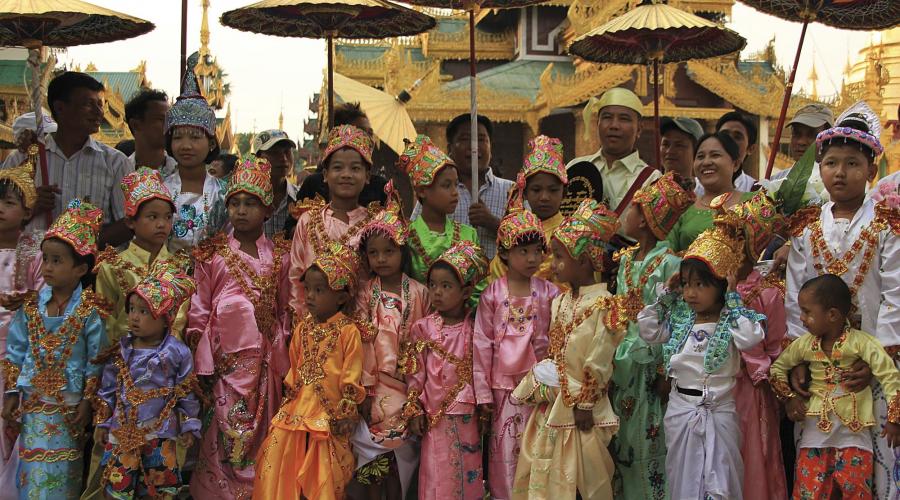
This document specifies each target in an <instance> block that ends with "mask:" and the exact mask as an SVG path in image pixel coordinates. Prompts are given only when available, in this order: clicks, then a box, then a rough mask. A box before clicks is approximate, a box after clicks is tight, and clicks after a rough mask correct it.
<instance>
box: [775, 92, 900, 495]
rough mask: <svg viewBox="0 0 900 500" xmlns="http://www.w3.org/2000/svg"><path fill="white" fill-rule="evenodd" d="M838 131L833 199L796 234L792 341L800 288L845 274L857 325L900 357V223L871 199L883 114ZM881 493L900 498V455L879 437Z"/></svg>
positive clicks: (823, 144)
mask: <svg viewBox="0 0 900 500" xmlns="http://www.w3.org/2000/svg"><path fill="white" fill-rule="evenodd" d="M837 123H838V124H839V125H838V126H837V127H834V128H830V129H828V130H826V131H824V132H821V133H819V135H818V137H817V138H816V145H817V147H818V149H819V158H820V161H819V170H820V172H821V174H822V182H823V183H824V184H825V188H826V190H827V191H828V194H829V196H830V198H831V201H830V202H828V203H825V204H824V205H822V207H821V209H818V208H812V209H809V210H804V211H800V212H798V213H797V214H795V215H794V217H793V218H792V221H791V228H792V231H793V234H792V238H791V240H790V244H791V250H790V254H789V255H788V264H787V292H786V297H785V309H786V310H787V315H788V316H787V323H788V337H789V338H791V339H796V338H798V337H800V336H801V335H802V333H803V331H804V330H803V327H802V324H801V320H800V309H799V307H798V295H799V290H800V287H801V286H802V284H803V283H806V282H807V281H809V280H810V279H812V278H814V277H816V276H819V275H821V274H825V273H829V274H834V275H837V276H840V277H841V278H842V279H843V280H844V282H845V283H847V286H849V287H850V293H851V295H852V297H853V308H852V310H851V312H850V323H851V325H853V327H854V328H858V329H860V330H863V331H865V332H871V334H872V335H874V336H875V338H877V339H878V340H879V342H880V343H881V345H882V346H883V347H884V348H885V349H886V350H887V351H888V353H889V354H891V355H892V356H896V355H897V353H898V352H900V238H898V235H900V218H898V215H897V209H896V208H892V207H890V206H888V204H887V203H886V202H885V201H881V202H877V203H876V202H875V201H874V200H873V199H871V198H870V197H867V196H866V184H867V182H869V181H871V180H872V179H874V178H875V175H876V173H877V161H876V160H877V159H878V156H879V155H880V154H881V153H882V152H883V150H884V148H883V147H882V146H881V143H880V142H879V140H878V137H877V136H878V133H879V131H880V129H881V124H880V122H879V120H878V117H877V115H875V113H874V112H872V111H871V109H869V108H868V107H867V106H865V104H863V103H859V104H857V105H854V106H852V107H851V108H850V110H848V111H846V112H844V114H842V115H841V116H840V117H839V118H838V120H837ZM873 394H874V398H875V418H876V419H879V421H882V420H883V419H884V418H886V415H887V400H888V397H889V395H886V394H884V392H883V391H882V390H881V388H880V387H879V386H878V385H877V384H876V385H875V386H874V387H873ZM873 440H874V443H873V445H874V447H875V448H874V449H873V450H872V451H873V452H874V454H875V496H876V497H878V498H889V497H890V498H893V497H895V496H896V495H897V494H898V488H897V485H896V483H895V482H894V480H893V478H892V477H891V475H892V470H893V468H894V464H895V462H896V460H895V458H894V452H893V450H891V449H890V447H889V446H887V443H886V442H885V440H884V439H882V438H880V437H878V436H877V435H874V436H873Z"/></svg>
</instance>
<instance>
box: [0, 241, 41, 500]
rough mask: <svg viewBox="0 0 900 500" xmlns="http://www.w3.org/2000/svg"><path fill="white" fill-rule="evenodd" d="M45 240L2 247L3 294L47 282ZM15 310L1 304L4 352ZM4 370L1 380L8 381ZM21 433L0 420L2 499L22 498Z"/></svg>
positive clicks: (0, 286) (0, 290) (0, 333)
mask: <svg viewBox="0 0 900 500" xmlns="http://www.w3.org/2000/svg"><path fill="white" fill-rule="evenodd" d="M41 240H42V236H41V234H40V233H36V232H25V231H23V232H22V234H21V235H20V236H19V243H18V245H16V248H5V249H2V250H0V294H7V293H13V292H27V291H31V290H37V289H38V288H40V287H41V286H42V285H43V284H44V279H43V278H42V277H41ZM14 313H15V311H8V310H6V309H5V308H3V307H2V306H0V352H3V353H5V352H6V336H7V334H8V332H9V323H10V321H12V318H13V315H14ZM2 377H3V372H2V369H0V380H4V379H3V378H2ZM17 435H18V433H17V432H15V431H14V430H13V429H11V428H8V427H7V426H6V421H5V420H0V499H2V500H5V499H14V498H18V491H19V490H18V488H16V469H17V468H18V464H19V454H18V453H13V448H14V445H15V443H16V437H17Z"/></svg>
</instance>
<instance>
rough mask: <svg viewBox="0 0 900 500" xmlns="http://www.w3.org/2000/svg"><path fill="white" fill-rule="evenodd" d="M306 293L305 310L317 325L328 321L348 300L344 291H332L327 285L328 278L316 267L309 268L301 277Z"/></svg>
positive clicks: (348, 296) (348, 297)
mask: <svg viewBox="0 0 900 500" xmlns="http://www.w3.org/2000/svg"><path fill="white" fill-rule="evenodd" d="M303 289H304V290H305V292H306V308H307V309H308V310H309V312H310V314H312V315H313V317H314V318H315V319H316V321H318V322H319V323H324V322H325V321H328V319H329V318H331V317H332V316H334V315H335V314H337V313H338V311H340V310H341V308H342V307H343V306H344V304H346V303H347V301H348V300H350V295H349V294H348V293H347V291H346V290H340V291H337V292H336V291H334V290H332V289H331V287H330V286H329V285H328V277H327V276H325V273H323V272H322V271H321V270H320V269H319V268H318V267H311V268H309V269H308V270H307V271H306V274H304V275H303Z"/></svg>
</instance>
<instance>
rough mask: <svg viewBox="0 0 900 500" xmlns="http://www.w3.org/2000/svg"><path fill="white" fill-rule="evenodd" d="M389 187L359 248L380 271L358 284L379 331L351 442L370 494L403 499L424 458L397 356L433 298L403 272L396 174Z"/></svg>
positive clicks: (361, 308) (368, 350) (366, 348)
mask: <svg viewBox="0 0 900 500" xmlns="http://www.w3.org/2000/svg"><path fill="white" fill-rule="evenodd" d="M385 192H386V193H387V195H388V201H387V206H386V207H385V209H384V210H383V211H381V212H379V213H378V215H376V216H375V219H374V220H373V221H372V222H370V223H369V225H367V226H366V227H365V229H363V231H362V234H361V235H360V249H359V251H360V253H361V254H362V257H363V260H364V261H365V262H367V263H368V268H369V270H371V272H372V273H373V274H374V277H372V278H371V279H369V280H368V281H366V282H364V283H363V285H362V287H361V288H360V293H359V295H358V296H357V306H356V311H357V312H358V313H359V314H360V315H361V316H362V317H363V318H367V319H368V320H369V321H370V322H372V324H373V325H374V326H375V331H376V333H375V337H374V338H373V339H371V341H370V342H365V343H364V344H363V355H364V358H363V380H362V384H363V386H365V388H366V400H365V402H364V403H363V405H362V406H361V408H360V410H361V413H362V417H363V420H361V421H360V423H359V428H358V429H357V431H356V433H355V435H354V436H353V438H352V442H353V452H354V454H355V455H356V467H357V471H356V480H357V482H359V483H360V484H362V485H365V486H367V489H368V492H369V498H382V494H384V495H386V498H388V499H400V498H405V497H406V491H407V489H408V487H409V483H410V480H411V479H412V475H413V472H415V469H416V465H417V464H418V459H419V457H418V453H417V450H416V447H415V446H413V444H412V443H411V442H410V440H409V433H408V432H407V430H406V420H405V419H404V418H403V415H402V412H403V402H404V401H406V381H405V380H404V377H403V374H401V373H400V370H399V364H398V361H399V359H400V349H401V347H402V346H404V345H405V344H406V343H407V342H408V341H409V330H410V328H411V327H412V325H413V324H414V323H415V322H416V321H419V320H420V319H422V318H423V317H424V316H425V315H426V314H427V311H428V309H429V301H428V289H427V288H425V285H423V284H421V283H419V282H418V281H415V280H413V279H411V278H410V277H409V276H407V275H406V273H404V272H403V270H404V268H405V267H406V266H407V265H408V264H409V249H408V248H407V246H406V239H407V237H408V236H409V227H408V225H407V223H406V221H405V220H404V219H403V212H402V207H401V205H400V197H399V194H398V193H397V192H396V191H395V190H394V188H393V181H391V182H388V184H387V186H385Z"/></svg>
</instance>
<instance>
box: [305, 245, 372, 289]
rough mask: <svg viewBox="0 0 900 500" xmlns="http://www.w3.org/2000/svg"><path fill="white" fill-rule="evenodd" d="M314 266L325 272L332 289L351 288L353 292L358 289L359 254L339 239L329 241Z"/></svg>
mask: <svg viewBox="0 0 900 500" xmlns="http://www.w3.org/2000/svg"><path fill="white" fill-rule="evenodd" d="M312 266H315V267H317V268H319V269H321V270H322V272H323V273H325V277H326V278H328V286H329V287H330V288H331V289H332V290H334V291H340V290H343V289H345V288H349V289H350V292H351V293H353V291H354V290H355V289H356V285H357V283H358V281H359V268H360V260H359V255H357V253H356V252H354V251H352V250H350V248H349V247H347V246H346V245H342V244H341V243H339V242H337V241H332V242H330V243H328V247H327V248H326V249H325V251H324V252H322V253H320V254H319V255H318V256H317V257H316V260H315V261H313V263H312ZM312 266H310V267H312Z"/></svg>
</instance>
